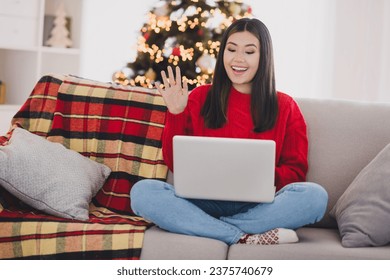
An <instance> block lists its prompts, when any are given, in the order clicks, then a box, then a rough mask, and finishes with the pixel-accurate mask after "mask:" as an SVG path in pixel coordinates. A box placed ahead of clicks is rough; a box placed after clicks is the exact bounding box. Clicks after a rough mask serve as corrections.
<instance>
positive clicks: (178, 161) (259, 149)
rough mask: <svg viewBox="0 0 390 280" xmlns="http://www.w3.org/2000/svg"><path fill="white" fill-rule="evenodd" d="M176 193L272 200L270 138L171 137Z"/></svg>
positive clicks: (180, 195) (272, 165)
mask: <svg viewBox="0 0 390 280" xmlns="http://www.w3.org/2000/svg"><path fill="white" fill-rule="evenodd" d="M173 164H174V172H173V184H174V187H175V192H176V195H177V196H179V197H183V198H191V199H211V200H227V201H243V202H258V203H267V202H272V201H273V200H274V197H275V183H274V181H275V142H274V141H272V140H257V139H237V138H217V137H199V136H181V135H180V136H179V135H177V136H174V137H173Z"/></svg>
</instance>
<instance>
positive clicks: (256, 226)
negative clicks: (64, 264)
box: [130, 179, 328, 245]
mask: <svg viewBox="0 0 390 280" xmlns="http://www.w3.org/2000/svg"><path fill="white" fill-rule="evenodd" d="M130 198H131V207H132V209H133V211H134V213H135V214H137V215H139V216H142V217H144V218H145V219H147V220H149V221H151V222H153V223H155V224H156V225H158V226H159V227H160V228H162V229H165V230H167V231H170V232H174V233H180V234H187V235H194V236H201V237H208V238H214V239H218V240H221V241H223V242H225V243H227V244H229V245H230V244H234V243H237V241H238V240H239V239H240V238H241V237H242V236H243V235H244V234H245V233H251V234H256V233H263V232H266V231H268V230H271V229H274V228H288V229H297V228H299V227H302V226H304V225H307V224H312V223H315V222H317V221H319V220H321V219H322V217H323V215H324V213H325V210H326V207H327V202H328V194H327V193H326V191H325V190H324V189H323V188H322V187H321V186H320V185H318V184H315V183H307V182H305V183H293V184H289V185H287V186H285V187H284V188H282V189H281V190H279V191H278V192H277V193H276V196H275V200H274V201H273V202H272V203H252V202H250V203H247V202H234V201H217V200H204V199H184V198H181V197H178V196H176V195H175V190H174V187H173V186H172V185H170V184H168V183H165V182H162V181H158V180H152V179H146V180H141V181H139V182H137V183H136V184H135V185H134V186H133V188H132V190H131V192H130Z"/></svg>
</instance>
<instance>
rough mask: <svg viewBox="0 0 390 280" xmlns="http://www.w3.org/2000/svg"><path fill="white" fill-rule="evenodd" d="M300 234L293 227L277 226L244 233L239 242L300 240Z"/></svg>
mask: <svg viewBox="0 0 390 280" xmlns="http://www.w3.org/2000/svg"><path fill="white" fill-rule="evenodd" d="M298 240H299V239H298V236H297V234H296V232H295V231H293V230H292V229H286V228H275V229H272V230H269V231H267V232H264V233H259V234H244V235H243V236H242V237H241V238H240V240H239V241H238V243H241V244H256V245H273V244H285V243H295V242H298Z"/></svg>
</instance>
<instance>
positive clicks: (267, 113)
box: [201, 18, 278, 132]
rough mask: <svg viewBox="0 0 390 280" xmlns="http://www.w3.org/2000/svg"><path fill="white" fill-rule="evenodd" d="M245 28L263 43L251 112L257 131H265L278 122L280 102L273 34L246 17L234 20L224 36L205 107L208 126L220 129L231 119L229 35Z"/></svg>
mask: <svg viewBox="0 0 390 280" xmlns="http://www.w3.org/2000/svg"><path fill="white" fill-rule="evenodd" d="M244 31H248V32H250V33H252V34H253V35H254V36H255V37H256V38H257V39H258V40H259V42H260V61H259V69H258V71H257V73H256V75H255V76H254V78H253V80H252V88H251V114H252V119H253V123H254V126H255V127H254V129H253V130H254V131H255V132H262V131H266V130H268V129H271V128H273V126H274V125H275V122H276V118H277V115H278V101H277V96H276V89H275V73H274V59H273V50H272V40H271V36H270V33H269V31H268V28H267V27H266V26H265V25H264V23H262V22H261V21H260V20H258V19H249V18H243V19H239V20H237V21H235V22H233V23H232V24H231V25H230V26H229V27H228V28H227V30H226V31H225V33H224V35H223V36H222V41H221V46H220V50H219V53H218V58H217V62H216V65H215V69H214V77H213V82H212V86H211V87H210V90H209V92H208V94H207V98H206V101H205V104H204V105H203V108H202V110H201V115H202V116H203V117H204V120H205V125H206V127H208V128H220V127H222V126H223V125H224V124H225V123H226V121H227V117H226V115H227V104H228V99H229V94H230V89H231V86H232V82H231V81H230V79H229V77H228V76H227V73H226V69H225V67H224V63H223V56H224V52H225V47H226V42H227V40H228V38H229V37H230V36H231V35H232V34H234V33H236V32H244Z"/></svg>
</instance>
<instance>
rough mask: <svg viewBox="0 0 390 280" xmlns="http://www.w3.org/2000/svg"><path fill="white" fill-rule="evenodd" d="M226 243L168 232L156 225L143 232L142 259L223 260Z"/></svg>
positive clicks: (226, 248) (225, 252)
mask: <svg viewBox="0 0 390 280" xmlns="http://www.w3.org/2000/svg"><path fill="white" fill-rule="evenodd" d="M227 251H228V245H227V244H225V243H224V242H222V241H218V240H214V239H210V238H203V237H197V236H189V235H183V234H175V233H170V232H167V231H165V230H162V229H160V228H158V227H156V226H153V227H151V228H150V229H148V230H147V231H146V232H145V237H144V245H143V248H142V253H141V259H142V260H161V259H165V260H224V259H226V255H227Z"/></svg>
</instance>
